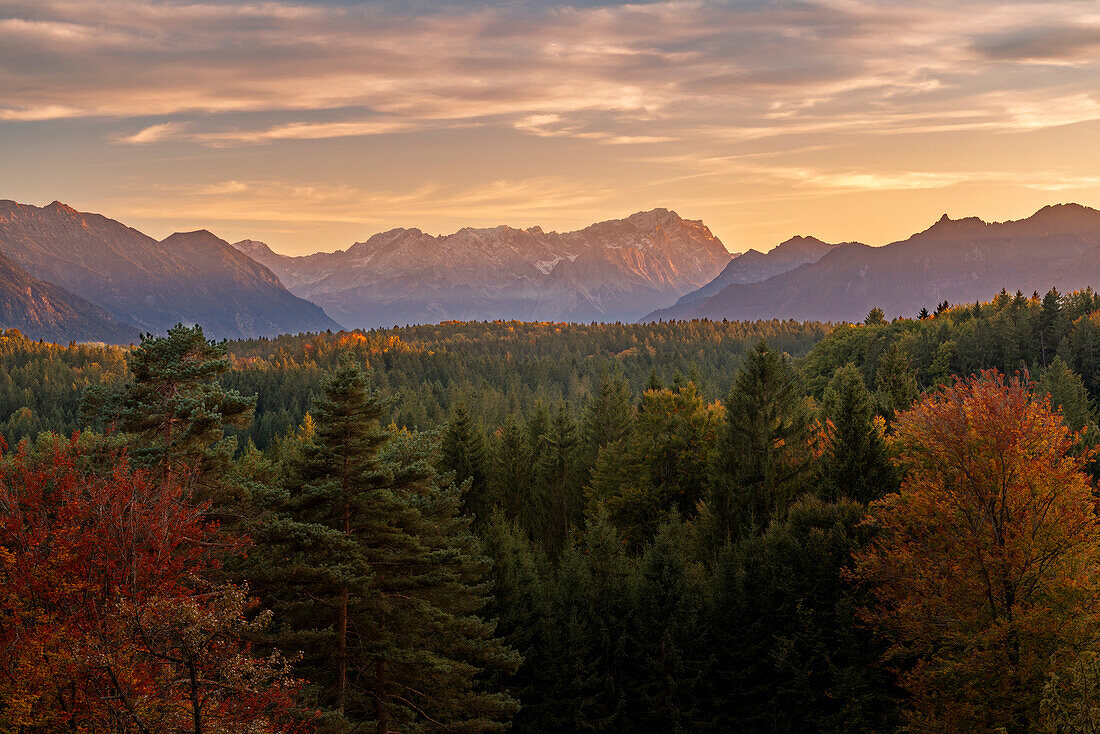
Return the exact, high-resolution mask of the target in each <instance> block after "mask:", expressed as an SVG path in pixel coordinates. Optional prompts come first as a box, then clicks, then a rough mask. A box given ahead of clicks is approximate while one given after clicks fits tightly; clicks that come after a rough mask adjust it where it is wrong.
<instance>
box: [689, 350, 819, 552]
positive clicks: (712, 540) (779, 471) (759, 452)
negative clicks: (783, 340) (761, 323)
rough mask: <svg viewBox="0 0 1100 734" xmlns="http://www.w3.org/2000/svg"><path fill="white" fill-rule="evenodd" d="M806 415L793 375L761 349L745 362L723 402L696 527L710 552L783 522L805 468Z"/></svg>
mask: <svg viewBox="0 0 1100 734" xmlns="http://www.w3.org/2000/svg"><path fill="white" fill-rule="evenodd" d="M808 439H809V416H808V415H807V411H806V408H805V405H804V403H803V400H802V396H801V395H800V394H799V392H798V390H797V389H796V386H795V382H794V375H793V372H792V370H791V368H790V366H789V365H788V364H787V362H786V360H784V359H783V357H781V356H780V355H779V354H776V353H775V352H774V351H772V350H771V349H769V348H768V345H767V344H766V343H765V342H760V343H759V344H758V345H757V347H756V348H755V349H754V350H753V351H752V352H750V353H749V354H748V355H747V356H746V357H745V362H744V364H743V365H742V367H741V369H740V371H739V372H738V373H737V378H736V380H735V382H734V387H733V390H731V391H730V394H729V397H727V399H726V426H725V429H724V431H722V433H721V435H720V436H719V441H718V449H717V454H716V458H715V463H714V467H713V469H712V480H711V486H710V488H709V491H708V494H707V499H706V506H705V512H704V514H703V516H702V517H700V522H701V528H702V529H703V531H704V534H705V535H706V537H707V538H708V543H709V546H710V548H711V549H712V550H715V551H716V550H717V549H718V548H719V547H720V546H721V545H722V544H724V543H725V542H726V540H727V539H729V538H731V537H733V536H735V535H736V534H737V533H738V532H742V531H746V532H759V531H760V530H762V529H763V528H765V527H767V525H768V523H769V522H770V521H771V519H772V517H773V516H782V515H783V514H784V512H785V511H786V508H787V507H788V506H789V505H790V503H791V502H792V501H794V499H795V498H796V497H797V495H798V493H799V492H800V491H801V490H802V489H803V484H804V481H805V478H806V475H807V472H808V470H809V468H810V461H809V451H808V447H807V441H808Z"/></svg>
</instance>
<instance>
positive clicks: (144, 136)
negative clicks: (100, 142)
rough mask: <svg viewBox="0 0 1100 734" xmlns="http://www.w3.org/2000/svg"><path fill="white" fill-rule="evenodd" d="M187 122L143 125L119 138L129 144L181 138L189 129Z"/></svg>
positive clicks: (147, 143)
mask: <svg viewBox="0 0 1100 734" xmlns="http://www.w3.org/2000/svg"><path fill="white" fill-rule="evenodd" d="M187 127H188V126H187V123H185V122H162V123H159V124H157V125H150V126H149V127H143V128H142V129H141V130H138V131H137V132H136V133H134V134H133V135H123V136H120V137H119V138H118V141H119V142H120V143H127V144H129V145H151V144H152V143H161V142H164V141H165V140H172V139H178V138H180V137H181V136H182V135H183V133H184V132H185V131H186V130H187Z"/></svg>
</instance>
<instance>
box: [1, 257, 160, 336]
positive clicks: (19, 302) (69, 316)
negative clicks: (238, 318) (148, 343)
mask: <svg viewBox="0 0 1100 734" xmlns="http://www.w3.org/2000/svg"><path fill="white" fill-rule="evenodd" d="M0 325H2V326H3V328H6V329H12V328H14V329H19V331H21V332H23V334H24V335H26V336H28V337H30V338H31V339H42V340H45V341H52V342H68V341H104V342H110V343H114V344H128V343H130V342H136V341H137V340H138V338H139V337H140V334H139V333H138V330H137V329H135V328H134V327H133V326H130V325H129V324H121V323H119V322H118V321H116V320H115V319H114V317H112V316H111V314H109V313H108V312H107V311H106V310H105V309H102V308H100V307H99V306H96V305H95V304H94V303H89V302H88V301H86V300H84V299H83V298H81V297H79V296H74V295H73V294H72V293H69V292H68V291H66V290H65V289H63V288H59V287H58V286H56V285H54V284H52V283H44V282H42V281H41V280H38V279H36V278H34V277H32V276H31V274H30V273H28V272H27V271H26V270H23V268H21V267H19V266H18V265H16V264H15V263H13V262H12V261H11V260H9V259H8V258H6V257H4V256H3V255H0Z"/></svg>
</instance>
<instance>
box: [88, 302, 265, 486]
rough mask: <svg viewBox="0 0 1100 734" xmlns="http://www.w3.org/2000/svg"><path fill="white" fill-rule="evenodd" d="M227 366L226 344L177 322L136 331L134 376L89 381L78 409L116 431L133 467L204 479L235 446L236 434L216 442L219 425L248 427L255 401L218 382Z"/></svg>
mask: <svg viewBox="0 0 1100 734" xmlns="http://www.w3.org/2000/svg"><path fill="white" fill-rule="evenodd" d="M229 369H230V364H229V359H228V358H227V357H226V354H225V346H224V345H217V344H214V343H213V342H211V341H207V339H206V337H205V336H204V335H203V333H202V327H200V326H194V327H187V326H183V325H182V324H180V325H177V326H176V327H174V328H172V329H170V330H169V331H168V335H167V336H166V337H154V336H152V335H148V334H147V335H144V336H142V339H141V345H140V346H139V347H138V348H137V349H135V350H134V352H133V353H132V354H131V356H130V371H131V373H132V375H133V378H132V379H131V380H130V381H129V382H126V383H124V384H122V385H120V386H119V387H118V388H117V389H114V390H111V389H108V388H105V387H102V386H98V385H94V386H90V387H89V388H88V389H87V390H85V392H84V396H83V398H82V401H81V413H82V414H83V415H84V416H85V417H86V419H89V420H98V422H100V423H101V424H103V425H105V426H106V427H108V428H110V429H112V430H117V431H119V432H120V433H121V434H122V438H123V441H124V443H125V445H126V446H127V447H128V449H129V454H130V456H131V457H132V460H133V462H134V464H135V465H137V466H140V467H145V468H153V467H155V468H156V469H157V470H158V471H159V472H161V473H162V475H163V476H169V475H173V474H188V473H196V474H198V475H199V476H206V477H209V476H211V475H212V474H213V473H214V472H215V471H217V470H219V469H222V468H224V466H225V462H226V460H227V458H228V456H229V455H232V453H233V451H234V450H235V449H236V439H235V438H230V439H228V441H227V442H225V443H222V439H223V436H224V431H225V429H226V428H227V427H236V428H244V427H246V426H247V425H248V423H249V421H250V420H251V417H252V410H253V407H254V405H255V403H256V399H255V398H253V397H245V396H242V395H241V394H240V393H238V392H236V391H235V390H226V389H225V388H224V387H222V385H221V384H220V382H218V378H220V377H221V376H222V375H224V374H225V373H226V372H228V371H229Z"/></svg>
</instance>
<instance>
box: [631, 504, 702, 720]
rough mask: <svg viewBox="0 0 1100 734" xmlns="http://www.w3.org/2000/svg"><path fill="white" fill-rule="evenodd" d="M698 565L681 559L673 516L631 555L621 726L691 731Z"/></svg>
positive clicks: (696, 713)
mask: <svg viewBox="0 0 1100 734" xmlns="http://www.w3.org/2000/svg"><path fill="white" fill-rule="evenodd" d="M705 598H706V594H705V590H704V588H703V584H702V576H701V574H700V572H699V569H698V568H696V567H695V565H693V564H692V563H691V562H690V561H689V558H688V553H687V540H686V534H685V528H684V526H683V524H682V523H681V522H680V519H679V517H678V516H676V515H675V514H673V516H672V518H671V520H669V522H667V523H665V524H664V525H663V526H662V527H661V528H660V530H659V531H658V532H657V533H656V536H655V537H654V538H653V541H652V542H651V543H650V545H649V547H647V548H646V550H645V553H644V555H643V556H642V557H641V559H639V562H638V571H637V574H636V579H635V584H634V594H633V597H632V601H633V609H632V611H631V615H630V618H629V620H628V621H627V624H626V627H627V635H628V641H627V645H626V647H627V649H628V651H629V654H630V658H631V660H630V666H629V669H630V674H629V676H630V680H631V683H630V691H631V701H630V704H631V705H630V706H629V707H628V708H627V715H626V719H627V721H628V722H629V724H628V728H627V730H629V731H639V732H640V731H652V732H657V731H660V732H685V731H697V730H698V729H699V728H700V726H701V724H702V723H703V719H704V714H703V712H702V711H701V708H700V703H701V702H700V697H699V694H700V693H701V683H702V681H703V680H704V679H705V676H706V673H707V662H708V659H709V651H708V650H707V649H706V648H705V635H704V634H703V620H704V612H705V608H704V606H705V603H704V600H705Z"/></svg>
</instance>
